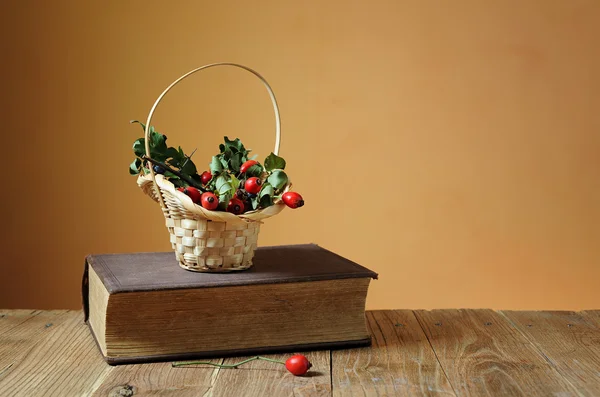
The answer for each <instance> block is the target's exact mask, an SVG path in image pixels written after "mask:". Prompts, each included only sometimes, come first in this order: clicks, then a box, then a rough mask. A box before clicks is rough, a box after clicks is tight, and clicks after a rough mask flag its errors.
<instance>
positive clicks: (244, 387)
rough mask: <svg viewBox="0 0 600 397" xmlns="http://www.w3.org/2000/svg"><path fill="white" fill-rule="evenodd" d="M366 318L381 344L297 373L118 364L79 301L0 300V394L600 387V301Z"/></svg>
mask: <svg viewBox="0 0 600 397" xmlns="http://www.w3.org/2000/svg"><path fill="white" fill-rule="evenodd" d="M367 321H368V325H369V329H370V330H371V334H372V336H373V346H371V347H370V348H360V349H349V350H337V351H336V350H334V351H319V352H304V354H306V355H307V357H308V358H309V359H310V360H311V362H312V363H313V368H312V372H311V373H310V376H306V377H294V376H293V375H291V374H290V373H288V372H287V371H286V370H285V369H284V368H283V366H280V365H279V364H273V363H270V362H266V361H252V362H250V363H248V364H245V365H243V366H240V367H239V368H238V369H219V368H215V367H211V366H196V367H177V368H173V367H171V364H170V363H154V364H143V365H123V366H114V367H112V366H109V365H107V364H106V363H105V362H104V361H103V360H102V357H101V355H100V353H99V351H98V349H97V347H96V345H95V343H94V341H93V339H92V337H91V335H90V332H89V330H88V328H87V326H86V325H85V324H84V323H83V315H82V313H81V312H79V311H65V310H58V311H57V310H53V311H37V310H36V311H31V310H4V311H1V310H0V396H92V395H93V396H142V395H144V396H146V395H152V396H158V395H160V396H178V397H180V396H269V397H278V396H288V395H294V396H313V395H314V396H329V395H336V396H355V395H356V396H363V395H369V396H371V395H381V396H396V395H399V396H408V395H410V396H557V397H566V396H600V311H587V312H578V313H577V312H515V311H501V312H496V311H492V310H434V311H411V310H385V311H370V312H367ZM269 357H273V358H278V359H284V360H285V358H286V355H270V356H269ZM213 361H214V362H218V363H231V362H237V361H239V358H227V359H215V360H213Z"/></svg>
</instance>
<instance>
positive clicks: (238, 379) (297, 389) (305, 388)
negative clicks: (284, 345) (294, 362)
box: [212, 350, 331, 397]
mask: <svg viewBox="0 0 600 397" xmlns="http://www.w3.org/2000/svg"><path fill="white" fill-rule="evenodd" d="M298 353H299V354H304V355H305V356H306V357H307V358H308V359H309V361H310V362H311V363H312V365H313V367H312V368H311V369H310V371H309V372H308V374H307V375H305V376H294V375H292V374H291V373H289V372H288V371H287V370H286V369H285V367H284V366H283V365H281V364H277V363H271V362H267V361H262V360H255V361H251V362H249V363H246V364H243V365H242V366H240V367H238V368H237V369H225V368H223V369H221V370H219V374H218V376H217V380H216V382H215V384H214V389H213V393H212V396H214V397H219V396H223V397H227V396H311V397H312V396H330V395H331V383H330V376H329V369H330V354H329V350H321V351H312V352H298ZM292 354H293V353H290V354H281V355H279V354H271V355H265V357H268V358H272V359H274V360H280V361H285V360H286V359H287V358H288V357H290V356H291V355H292ZM245 358H248V357H235V358H228V359H226V360H225V363H226V364H234V363H237V362H239V361H241V360H243V359H245Z"/></svg>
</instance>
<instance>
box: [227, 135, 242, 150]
mask: <svg viewBox="0 0 600 397" xmlns="http://www.w3.org/2000/svg"><path fill="white" fill-rule="evenodd" d="M223 138H224V139H225V146H226V147H228V148H230V149H231V148H235V149H236V150H235V151H236V152H241V151H244V150H245V149H244V145H243V144H242V141H240V139H239V138H235V139H234V140H233V141H230V140H229V138H228V137H223Z"/></svg>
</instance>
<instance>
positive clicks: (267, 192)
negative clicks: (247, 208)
mask: <svg viewBox="0 0 600 397" xmlns="http://www.w3.org/2000/svg"><path fill="white" fill-rule="evenodd" d="M274 194H275V191H274V189H273V186H271V184H270V183H268V182H267V183H265V184H264V185H263V186H262V189H260V192H259V193H258V197H260V198H261V199H262V198H263V197H264V196H273V195H274Z"/></svg>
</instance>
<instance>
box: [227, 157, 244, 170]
mask: <svg viewBox="0 0 600 397" xmlns="http://www.w3.org/2000/svg"><path fill="white" fill-rule="evenodd" d="M229 163H230V164H231V170H232V171H233V172H240V167H241V166H242V153H235V154H234V155H233V156H231V160H229Z"/></svg>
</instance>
